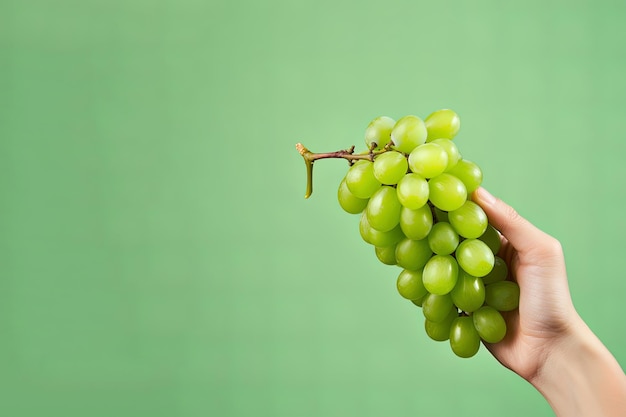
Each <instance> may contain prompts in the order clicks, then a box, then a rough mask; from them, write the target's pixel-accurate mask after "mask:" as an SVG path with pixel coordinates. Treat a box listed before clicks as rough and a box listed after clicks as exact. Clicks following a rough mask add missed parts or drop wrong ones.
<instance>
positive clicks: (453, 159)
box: [427, 138, 461, 171]
mask: <svg viewBox="0 0 626 417" xmlns="http://www.w3.org/2000/svg"><path fill="white" fill-rule="evenodd" d="M427 142H430V143H436V144H437V145H439V146H441V147H442V148H443V149H444V150H445V151H446V153H447V154H448V166H447V167H446V171H449V170H450V169H452V168H454V166H455V165H456V164H457V163H458V162H459V159H461V154H460V153H459V148H457V146H456V145H455V144H454V142H452V140H450V139H444V138H441V139H435V140H433V141H430V140H428V141H427Z"/></svg>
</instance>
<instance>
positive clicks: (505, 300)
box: [485, 281, 520, 311]
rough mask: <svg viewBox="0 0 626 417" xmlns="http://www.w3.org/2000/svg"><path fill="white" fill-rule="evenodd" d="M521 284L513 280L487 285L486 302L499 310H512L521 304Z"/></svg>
mask: <svg viewBox="0 0 626 417" xmlns="http://www.w3.org/2000/svg"><path fill="white" fill-rule="evenodd" d="M519 296H520V291H519V285H517V283H515V282H513V281H499V282H494V283H493V284H489V285H487V286H486V287H485V303H487V305H490V306H492V307H494V308H495V309H496V310H498V311H511V310H515V309H516V308H517V307H518V306H519Z"/></svg>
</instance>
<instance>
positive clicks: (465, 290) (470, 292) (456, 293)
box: [450, 270, 485, 313]
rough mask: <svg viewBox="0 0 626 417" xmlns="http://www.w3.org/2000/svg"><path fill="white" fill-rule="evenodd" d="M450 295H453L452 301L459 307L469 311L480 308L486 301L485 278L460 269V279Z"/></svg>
mask: <svg viewBox="0 0 626 417" xmlns="http://www.w3.org/2000/svg"><path fill="white" fill-rule="evenodd" d="M450 297H452V301H453V302H454V304H455V305H456V306H457V307H458V308H459V309H461V310H463V311H465V312H467V313H471V312H472V311H475V310H477V309H479V308H480V307H481V306H482V305H483V303H484V302H485V285H484V284H483V280H482V279H480V278H478V277H473V276H471V275H470V274H468V273H467V272H465V271H463V270H460V271H459V279H458V280H457V283H456V285H455V286H454V288H453V289H452V291H450Z"/></svg>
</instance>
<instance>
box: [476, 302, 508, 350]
mask: <svg viewBox="0 0 626 417" xmlns="http://www.w3.org/2000/svg"><path fill="white" fill-rule="evenodd" d="M472 320H473V321H474V327H475V328H476V331H477V332H478V335H479V336H480V337H481V338H482V339H483V340H484V341H485V342H487V343H498V342H499V341H501V340H502V339H504V336H505V335H506V322H505V321H504V318H503V317H502V314H500V312H498V310H496V309H495V308H493V307H489V306H484V307H481V308H479V309H478V310H476V311H475V312H474V314H472Z"/></svg>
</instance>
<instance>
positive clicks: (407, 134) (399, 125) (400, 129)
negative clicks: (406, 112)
mask: <svg viewBox="0 0 626 417" xmlns="http://www.w3.org/2000/svg"><path fill="white" fill-rule="evenodd" d="M427 134H428V132H427V131H426V125H425V124H424V122H423V121H422V119H420V118H419V117H417V116H404V117H403V118H401V119H400V120H398V121H397V122H396V124H395V126H394V127H393V130H392V131H391V140H392V141H393V144H394V146H393V148H394V149H396V150H397V151H400V152H402V153H406V154H408V153H411V151H412V150H413V149H415V147H416V146H419V145H421V144H422V143H424V142H426V135H427Z"/></svg>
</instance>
